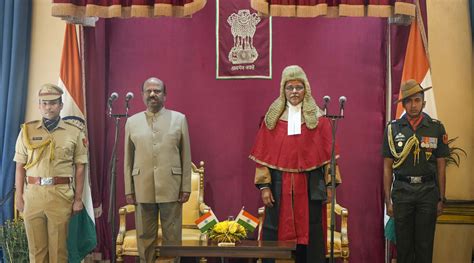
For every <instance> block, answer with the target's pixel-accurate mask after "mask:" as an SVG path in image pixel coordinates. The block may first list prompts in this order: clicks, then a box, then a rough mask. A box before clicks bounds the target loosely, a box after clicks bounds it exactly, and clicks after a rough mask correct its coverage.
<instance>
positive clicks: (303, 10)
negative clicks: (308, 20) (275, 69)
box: [296, 4, 328, 17]
mask: <svg viewBox="0 0 474 263" xmlns="http://www.w3.org/2000/svg"><path fill="white" fill-rule="evenodd" d="M327 12H328V5H327V4H317V5H314V6H303V5H300V6H297V7H296V16H297V17H317V16H323V15H326V14H327Z"/></svg>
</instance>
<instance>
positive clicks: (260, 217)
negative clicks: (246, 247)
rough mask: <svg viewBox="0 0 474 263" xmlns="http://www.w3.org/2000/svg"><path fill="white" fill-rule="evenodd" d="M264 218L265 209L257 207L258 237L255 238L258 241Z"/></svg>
mask: <svg viewBox="0 0 474 263" xmlns="http://www.w3.org/2000/svg"><path fill="white" fill-rule="evenodd" d="M264 218H265V207H264V206H262V207H259V208H258V221H259V223H258V236H257V240H259V241H260V237H261V236H262V228H263V220H264Z"/></svg>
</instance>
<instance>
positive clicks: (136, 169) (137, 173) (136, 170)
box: [132, 168, 140, 176]
mask: <svg viewBox="0 0 474 263" xmlns="http://www.w3.org/2000/svg"><path fill="white" fill-rule="evenodd" d="M139 174H140V168H134V169H133V170H132V176H137V175H139Z"/></svg>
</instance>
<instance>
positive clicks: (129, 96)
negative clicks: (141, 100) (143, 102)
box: [125, 91, 133, 113]
mask: <svg viewBox="0 0 474 263" xmlns="http://www.w3.org/2000/svg"><path fill="white" fill-rule="evenodd" d="M131 99H133V92H131V91H129V92H127V95H125V108H126V109H127V113H128V102H129V101H130V100H131Z"/></svg>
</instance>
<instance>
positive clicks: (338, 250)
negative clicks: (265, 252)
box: [258, 203, 349, 263]
mask: <svg viewBox="0 0 474 263" xmlns="http://www.w3.org/2000/svg"><path fill="white" fill-rule="evenodd" d="M326 209H327V219H326V220H327V241H326V247H327V251H326V258H329V257H330V253H331V229H330V227H331V204H328V205H327V206H326ZM334 211H335V212H336V215H337V216H340V218H341V229H340V230H339V232H338V231H337V230H336V231H334V258H341V259H342V260H343V262H344V263H348V262H349V238H348V235H347V233H348V232H347V219H348V217H349V211H348V210H347V209H346V208H344V207H342V206H340V205H339V204H337V203H336V206H335V209H334ZM258 216H259V219H260V222H261V223H260V225H259V226H258V239H259V240H260V237H261V232H262V225H263V219H264V216H265V207H260V208H259V209H258ZM337 216H336V220H337ZM278 262H281V261H278Z"/></svg>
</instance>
